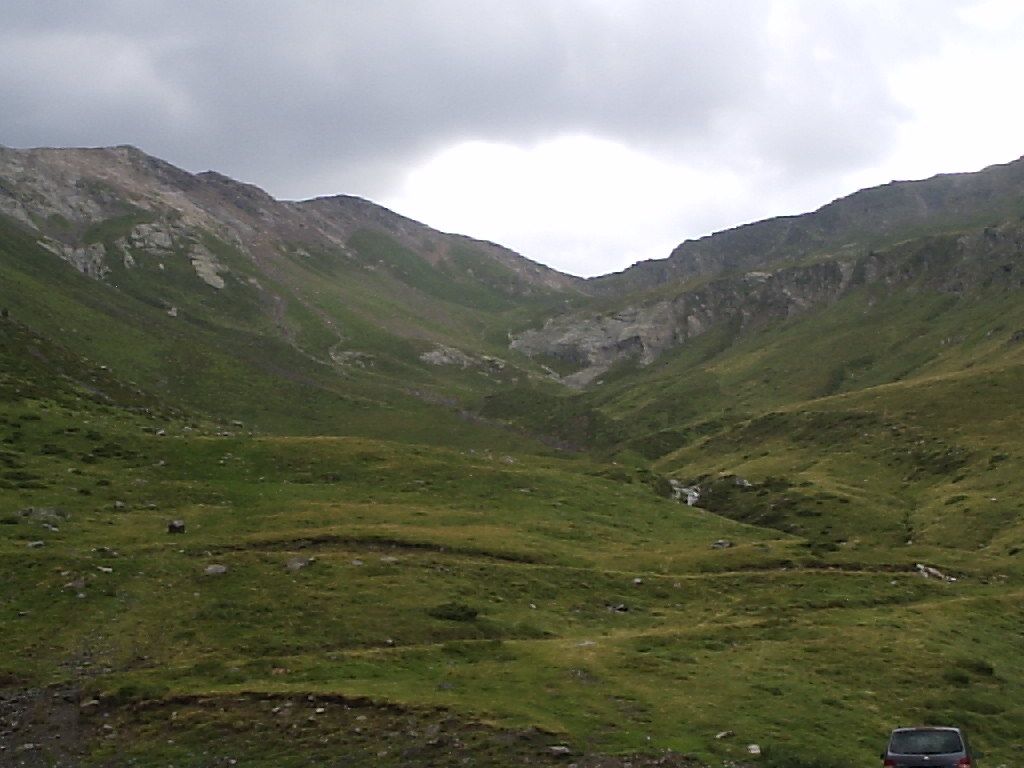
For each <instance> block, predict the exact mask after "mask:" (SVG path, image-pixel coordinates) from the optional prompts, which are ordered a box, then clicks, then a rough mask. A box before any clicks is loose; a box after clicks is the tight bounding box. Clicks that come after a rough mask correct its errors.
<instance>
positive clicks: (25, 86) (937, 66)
mask: <svg viewBox="0 0 1024 768" xmlns="http://www.w3.org/2000/svg"><path fill="white" fill-rule="evenodd" d="M0 9H2V17H3V26H2V27H0V144H5V145H7V146H15V147H28V146H95V145H113V144H135V145H136V146H138V147H140V148H141V149H143V150H145V151H147V152H149V153H150V154H154V155H157V156H159V157H162V158H164V159H165V160H168V161H170V162H172V163H174V164H176V165H179V166H181V167H183V168H186V169H188V170H190V171H202V170H206V169H215V170H219V171H221V172H222V173H226V174H227V175H229V176H233V177H235V178H237V179H240V180H243V181H248V182H252V183H254V184H257V185H258V186H261V187H263V188H264V189H266V190H267V191H269V192H270V193H271V194H273V195H275V196H276V197H279V198H289V199H302V198H308V197H315V196H318V195H329V194H354V195H360V196H363V197H367V198H369V199H371V200H374V201H376V202H378V203H381V204H383V205H387V206H388V207H390V208H392V209H394V210H396V211H398V212H399V213H403V214H405V215H407V216H411V217H413V218H416V219H419V220H421V221H424V222H425V223H427V224H430V225H431V226H434V227H437V228H439V229H443V230H446V231H454V232H461V233H464V234H469V235H473V236H475V237H480V238H484V239H488V240H494V241H497V242H500V243H502V244H503V245H507V246H509V247H512V248H514V249H516V250H518V251H520V252H521V253H523V254H524V255H525V256H528V257H529V258H532V259H534V260H536V261H540V262H543V263H545V264H548V265H551V266H553V267H555V268H557V269H560V270H563V271H567V272H571V273H574V274H579V275H593V274H600V273H605V272H610V271H615V270H619V269H622V268H624V267H626V266H628V265H629V264H631V263H633V262H635V261H637V260H639V259H647V258H663V257H665V256H667V255H668V253H669V251H671V249H672V248H673V247H674V246H675V245H676V244H678V243H679V242H680V241H682V240H684V239H686V238H690V237H698V236H701V235H704V234H707V233H710V232H712V231H715V230H718V229H723V228H726V227H730V226H734V225H737V224H741V223H744V222H747V221H753V220H757V219H760V218H765V217H767V216H772V215H778V214H787V213H800V212H803V211H805V210H810V209H814V208H817V207H819V206H820V205H822V204H824V203H826V202H828V201H829V200H831V199H833V198H836V197H839V196H842V195H844V194H848V193H849V192H852V191H854V190H856V189H858V188H860V187H864V186H869V185H873V184H879V183H884V182H887V181H889V180H892V179H906V178H921V177H925V176H929V175H932V174H934V173H939V172H946V171H966V170H977V169H979V168H981V167H983V166H985V165H988V164H992V163H998V162H1008V161H1010V160H1013V159H1016V158H1017V157H1019V156H1021V155H1022V154H1024V99H1021V97H1020V92H1021V88H1022V83H1024V2H1021V1H1020V0H505V1H503V2H500V1H498V0H419V1H418V2H415V1H414V0H358V1H357V0H289V2H283V1H280V0H278V1H275V2H260V1H259V0H246V1H245V2H241V1H240V0H239V1H231V0H224V1H221V2H215V1H213V0H64V1H59V0H52V1H51V0H0Z"/></svg>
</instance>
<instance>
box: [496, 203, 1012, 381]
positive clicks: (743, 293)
mask: <svg viewBox="0 0 1024 768" xmlns="http://www.w3.org/2000/svg"><path fill="white" fill-rule="evenodd" d="M1022 252H1024V226H1022V225H1021V223H1020V221H1019V220H1018V221H1011V222H1008V223H1006V224H1004V225H1002V226H1001V227H986V228H983V229H979V230H975V231H972V232H969V233H965V234H960V235H948V236H942V237H930V238H923V239H920V240H916V241H912V242H908V243H904V244H901V245H899V246H895V247H893V248H890V249H888V250H885V251H880V252H875V251H868V252H866V253H864V254H863V255H861V256H859V257H855V258H854V257H850V258H837V259H833V260H828V261H822V262H819V263H815V264H810V265H806V266H795V267H788V268H785V269H779V270H775V271H751V272H747V273H745V274H742V275H739V276H736V277H723V278H719V279H716V280H711V281H709V282H707V283H705V284H704V285H702V286H700V287H697V288H693V289H690V290H685V291H682V292H680V293H679V294H678V295H676V296H675V297H673V298H669V299H662V300H659V301H655V302H651V303H648V304H639V305H632V306H628V307H626V308H624V309H620V310H618V311H615V312H611V313H606V314H598V315H595V314H589V315H580V314H569V315H561V316H558V317H554V318H551V319H549V320H547V321H546V322H545V323H544V325H543V326H542V327H541V328H538V329H533V330H528V331H526V332H524V333H522V334H519V335H517V336H515V337H513V339H512V340H511V344H510V346H511V347H512V348H513V349H515V350H517V351H519V352H523V353H525V354H527V355H530V356H531V357H536V358H538V359H540V360H544V359H550V358H555V359H557V360H559V361H560V362H561V363H562V364H563V366H564V365H565V364H569V365H574V366H576V367H577V368H578V370H577V371H575V372H574V373H571V374H569V375H568V376H565V377H563V379H562V381H563V382H564V383H565V384H567V385H569V386H573V387H577V388H579V387H585V386H587V385H588V384H590V383H592V382H594V381H596V380H599V377H600V376H601V375H602V374H603V373H604V372H605V371H607V370H608V369H610V368H611V367H612V366H613V365H615V364H616V363H619V362H621V361H623V360H630V359H631V360H635V361H636V362H637V363H638V364H640V365H648V364H650V363H651V362H653V361H654V360H656V359H657V358H658V357H659V356H661V355H662V354H664V353H665V352H667V351H668V350H670V349H673V348H675V347H678V346H680V345H682V344H685V343H686V342H687V341H689V340H691V339H694V338H696V337H698V336H701V335H703V334H705V333H707V332H708V331H709V330H711V329H715V328H719V329H720V328H723V327H726V328H728V330H729V331H730V333H732V334H733V335H736V336H739V335H743V334H745V333H748V332H750V331H753V330H757V329H760V328H764V327H766V326H767V325H769V324H772V323H775V322H779V321H782V320H785V319H787V318H791V317H797V316H799V315H802V314H804V313H806V312H809V311H811V310H814V309H817V308H820V307H824V306H827V305H829V304H832V303H835V302H836V301H839V300H840V299H842V298H843V297H844V296H846V295H848V294H849V293H850V292H852V291H854V290H857V289H859V288H862V287H864V286H869V285H876V284H877V285H880V286H882V287H883V288H885V289H888V288H890V287H894V286H901V287H916V288H917V289H920V290H932V291H939V292H943V293H949V294H954V295H962V294H963V293H965V292H969V291H971V290H976V289H982V288H991V287H993V286H995V287H1001V288H1003V289H1007V290H1020V289H1021V288H1022V287H1024V265H1022V264H1021V261H1020V254H1021V253H1022Z"/></svg>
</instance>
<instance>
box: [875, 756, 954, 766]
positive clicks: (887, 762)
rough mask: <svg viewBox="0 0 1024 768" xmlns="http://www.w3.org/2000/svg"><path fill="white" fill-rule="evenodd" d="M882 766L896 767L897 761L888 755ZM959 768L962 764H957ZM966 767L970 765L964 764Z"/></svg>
mask: <svg viewBox="0 0 1024 768" xmlns="http://www.w3.org/2000/svg"><path fill="white" fill-rule="evenodd" d="M882 768H896V761H895V760H893V759H892V758H891V757H887V758H885V760H883V761H882ZM957 768H960V766H957ZM964 768H968V766H964Z"/></svg>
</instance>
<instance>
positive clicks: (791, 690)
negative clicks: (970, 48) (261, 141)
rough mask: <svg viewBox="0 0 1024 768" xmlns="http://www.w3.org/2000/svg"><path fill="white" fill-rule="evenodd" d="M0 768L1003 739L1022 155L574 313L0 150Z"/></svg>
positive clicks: (239, 211)
mask: <svg viewBox="0 0 1024 768" xmlns="http://www.w3.org/2000/svg"><path fill="white" fill-rule="evenodd" d="M0 308H2V317H0V577H2V584H3V589H2V591H0V626H2V631H0V748H2V751H0V764H2V765H11V766H55V765H60V766H88V767H90V768H99V767H101V766H104V767H107V766H109V767H111V768H113V767H114V766H117V767H126V766H178V767H179V768H180V767H181V766H228V765H236V764H237V765H238V766H253V767H254V768H271V767H273V768H297V767H298V766H310V765H315V766H383V767H385V768H387V767H389V766H394V767H396V768H397V767H398V766H462V765H472V766H509V765H522V764H531V765H565V766H568V765H576V766H580V767H583V766H625V765H632V766H645V765H664V766H672V765H676V766H682V765H686V766H694V767H696V766H708V765H715V766H721V765H723V764H725V765H758V766H764V767H765V768H810V767H811V766H830V767H831V768H846V767H847V766H848V767H849V768H854V766H858V765H865V764H873V761H877V760H878V753H879V751H880V750H881V749H882V747H883V746H884V740H885V738H886V736H887V735H888V732H889V730H890V729H891V728H893V727H896V726H897V725H913V724H920V723H936V724H954V725H958V726H961V727H963V728H964V729H965V730H967V731H968V732H969V733H970V736H971V739H972V742H973V745H974V747H975V748H976V751H977V752H978V753H979V755H980V757H981V760H982V761H983V763H984V764H985V765H986V766H991V768H996V766H1004V765H1013V764H1014V763H1015V762H1019V761H1020V759H1021V754H1022V752H1021V750H1022V749H1024V746H1022V744H1024V698H1022V697H1021V691H1022V690H1024V655H1022V654H1021V648H1022V642H1024V159H1021V160H1017V161H1015V162H1011V163H1008V164H1006V165H997V166H992V167H988V168H985V169H984V170H981V171H978V172H976V173H968V174H951V175H941V176H936V177H933V178H930V179H927V180H922V181H906V182H894V183H892V184H888V185H885V186H881V187H875V188H871V189H865V190H862V191H859V192H856V193H854V194H852V195H850V196H848V197H844V198H841V199H839V200H836V201H834V202H831V203H829V204H827V205H824V206H823V207H821V208H819V209H818V210H816V211H814V212H811V213H805V214H802V215H794V216H787V217H781V218H774V219H769V220H765V221H760V222H757V223H753V224H747V225H744V226H740V227H737V228H734V229H729V230H726V231H722V232H718V233H716V234H713V235H709V236H707V237H704V238H701V239H699V240H690V241H686V242H684V243H682V244H680V245H679V246H678V247H677V248H676V249H675V250H674V251H673V252H672V253H671V254H670V255H668V256H667V257H666V258H665V259H662V260H657V261H646V262H641V263H639V264H637V265H635V266H633V267H631V268H629V269H626V270H625V271H622V272H618V273H615V274H609V275H605V276H601V277H596V278H588V279H584V278H579V277H574V276H571V275H567V274H563V273H560V272H558V271H555V270H553V269H550V268H547V267H544V266H541V265H539V264H537V263H534V262H532V261H530V260H529V259H527V258H525V257H524V256H521V255H519V254H518V253H515V252H513V251H511V250H509V249H506V248H504V247H502V246H500V245H497V244H495V243H491V242H484V241H480V240H475V239H471V238H468V237H463V236H459V235H452V234H445V233H441V232H438V231H435V230H433V229H430V228H428V227H427V226H425V225H423V224H420V223H418V222H416V221H412V220H410V219H407V218H404V217H402V216H400V215H398V214H396V213H392V212H391V211H389V210H387V209H385V208H383V207H380V206H378V205H376V204H374V203H372V202H369V201H367V200H363V199H360V198H355V197H346V196H338V197H327V198H317V199H313V200H307V201H302V202H285V201H279V200H276V199H274V198H273V197H271V196H270V195H269V194H267V193H265V192H263V191H262V190H260V189H258V188H257V187H254V186H251V185H247V184H242V183H239V182H236V181H234V180H232V179H230V178H228V177H226V176H223V175H221V174H218V173H214V172H207V173H200V174H192V173H189V172H186V171H184V170H181V169H179V168H176V167H174V166H172V165H170V164H168V163H166V162H164V161H161V160H159V159H157V158H154V157H151V156H149V155H147V154H145V153H143V152H142V151H140V150H139V149H136V148H134V147H129V146H120V147H112V148H103V149H31V150H27V149H7V148H0Z"/></svg>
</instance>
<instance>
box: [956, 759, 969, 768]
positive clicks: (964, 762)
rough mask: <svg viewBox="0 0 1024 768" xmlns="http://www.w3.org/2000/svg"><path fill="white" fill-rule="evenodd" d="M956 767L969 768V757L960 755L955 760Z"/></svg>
mask: <svg viewBox="0 0 1024 768" xmlns="http://www.w3.org/2000/svg"><path fill="white" fill-rule="evenodd" d="M956 768H971V758H969V757H961V758H960V759H959V760H958V761H957V764H956Z"/></svg>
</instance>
